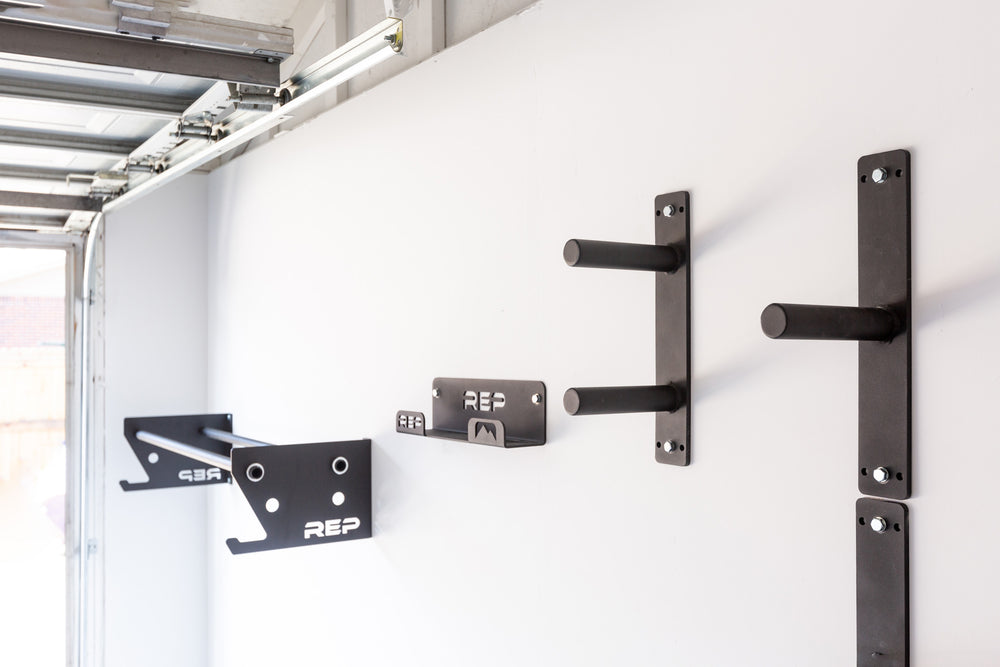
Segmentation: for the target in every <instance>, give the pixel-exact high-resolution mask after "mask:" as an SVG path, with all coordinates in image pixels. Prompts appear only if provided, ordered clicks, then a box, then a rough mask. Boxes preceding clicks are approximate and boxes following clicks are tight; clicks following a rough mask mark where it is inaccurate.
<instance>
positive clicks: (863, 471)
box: [861, 468, 868, 477]
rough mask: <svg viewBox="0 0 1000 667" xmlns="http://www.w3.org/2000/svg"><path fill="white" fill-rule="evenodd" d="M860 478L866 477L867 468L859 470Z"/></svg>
mask: <svg viewBox="0 0 1000 667" xmlns="http://www.w3.org/2000/svg"><path fill="white" fill-rule="evenodd" d="M861 476H862V477H867V476H868V468H862V469H861Z"/></svg>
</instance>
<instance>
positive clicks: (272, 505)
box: [264, 498, 281, 514]
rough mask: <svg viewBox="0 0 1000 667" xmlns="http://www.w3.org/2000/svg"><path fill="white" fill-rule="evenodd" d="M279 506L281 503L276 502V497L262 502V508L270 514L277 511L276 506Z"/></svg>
mask: <svg viewBox="0 0 1000 667" xmlns="http://www.w3.org/2000/svg"><path fill="white" fill-rule="evenodd" d="M280 506H281V503H279V502H278V499H277V498H268V499H267V502H266V503H264V509H266V510H267V511H268V512H270V513H271V514H274V513H275V512H277V511H278V507H280Z"/></svg>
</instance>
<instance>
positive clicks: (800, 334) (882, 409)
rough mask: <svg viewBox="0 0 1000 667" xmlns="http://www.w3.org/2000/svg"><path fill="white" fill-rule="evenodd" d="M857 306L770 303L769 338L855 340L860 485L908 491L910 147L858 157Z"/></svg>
mask: <svg viewBox="0 0 1000 667" xmlns="http://www.w3.org/2000/svg"><path fill="white" fill-rule="evenodd" d="M857 178H858V307H846V306H812V305H800V304H789V303H772V304H771V305H769V306H767V308H765V309H764V311H763V312H762V313H761V316H760V322H761V328H762V329H763V330H764V333H765V334H767V335H768V336H770V337H771V338H793V339H822V340H856V341H860V343H859V350H858V406H859V407H858V488H859V489H860V490H861V492H862V493H864V494H867V495H872V496H883V497H886V498H897V499H903V498H909V497H910V480H911V478H912V473H911V470H910V423H911V422H910V393H911V389H910V336H911V334H910V331H911V325H910V310H911V308H910V154H909V153H908V152H907V151H905V150H895V151H890V152H888V153H877V154H875V155H866V156H864V157H862V158H861V159H860V160H858V172H857Z"/></svg>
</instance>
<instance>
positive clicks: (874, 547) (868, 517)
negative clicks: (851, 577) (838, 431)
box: [855, 498, 910, 667]
mask: <svg viewBox="0 0 1000 667" xmlns="http://www.w3.org/2000/svg"><path fill="white" fill-rule="evenodd" d="M855 514H856V516H855V529H856V531H857V537H856V545H855V546H856V550H857V586H858V615H857V621H858V631H857V641H858V667H906V665H909V664H910V599H909V595H910V593H909V545H908V541H909V526H908V524H907V511H906V505H903V504H902V503H894V502H889V501H887V500H877V499H875V498H860V499H859V500H858V502H857V506H856V513H855Z"/></svg>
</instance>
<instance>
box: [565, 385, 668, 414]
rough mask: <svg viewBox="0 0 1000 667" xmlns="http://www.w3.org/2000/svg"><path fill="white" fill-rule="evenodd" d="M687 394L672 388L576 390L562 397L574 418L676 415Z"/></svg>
mask: <svg viewBox="0 0 1000 667" xmlns="http://www.w3.org/2000/svg"><path fill="white" fill-rule="evenodd" d="M684 393H685V392H684V390H683V389H681V388H679V387H677V386H676V385H673V384H668V385H652V386H643V387H574V388H572V389H567V390H566V393H565V394H564V395H563V407H564V408H566V412H568V413H569V414H571V415H612V414H623V413H628V412H674V411H676V410H677V409H678V408H680V407H682V406H683V405H684V401H685V396H684Z"/></svg>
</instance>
